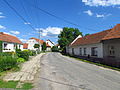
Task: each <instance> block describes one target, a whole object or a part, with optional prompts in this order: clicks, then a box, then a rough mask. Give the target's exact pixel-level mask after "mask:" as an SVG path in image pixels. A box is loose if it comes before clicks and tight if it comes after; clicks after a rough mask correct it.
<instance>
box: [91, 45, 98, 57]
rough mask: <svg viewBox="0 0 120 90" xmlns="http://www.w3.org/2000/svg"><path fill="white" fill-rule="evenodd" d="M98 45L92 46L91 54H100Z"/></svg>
mask: <svg viewBox="0 0 120 90" xmlns="http://www.w3.org/2000/svg"><path fill="white" fill-rule="evenodd" d="M97 49H98V48H97V47H92V48H91V55H92V56H98V51H97Z"/></svg>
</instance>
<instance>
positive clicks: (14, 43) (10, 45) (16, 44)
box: [0, 32, 23, 52]
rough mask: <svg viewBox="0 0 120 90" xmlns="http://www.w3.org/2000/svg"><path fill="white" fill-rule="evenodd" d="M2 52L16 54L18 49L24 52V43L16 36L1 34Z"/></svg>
mask: <svg viewBox="0 0 120 90" xmlns="http://www.w3.org/2000/svg"><path fill="white" fill-rule="evenodd" d="M0 41H2V48H3V49H2V52H15V50H16V48H17V49H21V50H23V43H22V42H21V41H20V40H19V39H18V38H17V37H15V36H12V35H9V34H6V33H3V32H0Z"/></svg>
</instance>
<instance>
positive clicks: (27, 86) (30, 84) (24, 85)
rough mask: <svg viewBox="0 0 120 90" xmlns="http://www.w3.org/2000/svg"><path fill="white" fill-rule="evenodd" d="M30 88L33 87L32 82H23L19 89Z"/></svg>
mask: <svg viewBox="0 0 120 90" xmlns="http://www.w3.org/2000/svg"><path fill="white" fill-rule="evenodd" d="M32 88H33V85H32V83H24V84H23V86H22V88H21V89H25V90H29V89H32Z"/></svg>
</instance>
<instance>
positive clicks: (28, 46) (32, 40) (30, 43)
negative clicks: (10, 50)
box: [24, 37, 44, 51]
mask: <svg viewBox="0 0 120 90" xmlns="http://www.w3.org/2000/svg"><path fill="white" fill-rule="evenodd" d="M43 42H44V41H43V40H40V39H37V38H34V37H32V38H30V39H29V40H28V41H27V42H26V43H25V44H24V49H29V50H38V48H35V47H34V45H35V44H39V45H40V48H39V50H40V51H42V45H43Z"/></svg>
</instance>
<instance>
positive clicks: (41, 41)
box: [30, 37, 44, 44]
mask: <svg viewBox="0 0 120 90" xmlns="http://www.w3.org/2000/svg"><path fill="white" fill-rule="evenodd" d="M30 39H34V40H36V41H37V42H40V43H41V44H43V43H44V41H43V40H40V39H37V38H34V37H32V38H30Z"/></svg>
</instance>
